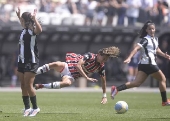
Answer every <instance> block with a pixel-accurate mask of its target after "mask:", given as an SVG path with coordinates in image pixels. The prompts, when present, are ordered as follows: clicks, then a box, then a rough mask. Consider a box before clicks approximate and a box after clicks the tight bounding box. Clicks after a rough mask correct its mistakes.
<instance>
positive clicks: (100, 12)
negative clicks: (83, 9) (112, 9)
mask: <svg viewBox="0 0 170 121" xmlns="http://www.w3.org/2000/svg"><path fill="white" fill-rule="evenodd" d="M105 3H106V2H105V0H100V1H99V2H98V3H97V6H96V14H97V16H96V18H97V21H98V23H99V25H100V26H101V25H102V21H103V18H104V17H105V12H106V7H105Z"/></svg>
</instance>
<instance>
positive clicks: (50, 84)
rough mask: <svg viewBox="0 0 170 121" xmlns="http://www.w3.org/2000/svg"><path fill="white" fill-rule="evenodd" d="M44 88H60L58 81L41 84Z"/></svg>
mask: <svg viewBox="0 0 170 121" xmlns="http://www.w3.org/2000/svg"><path fill="white" fill-rule="evenodd" d="M43 85H44V88H47V89H60V82H53V83H49V84H43Z"/></svg>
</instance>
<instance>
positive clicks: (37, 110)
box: [29, 108, 40, 117]
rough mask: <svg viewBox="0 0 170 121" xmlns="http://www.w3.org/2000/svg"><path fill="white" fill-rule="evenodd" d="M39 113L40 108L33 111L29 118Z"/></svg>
mask: <svg viewBox="0 0 170 121" xmlns="http://www.w3.org/2000/svg"><path fill="white" fill-rule="evenodd" d="M39 112H40V108H37V109H33V110H32V112H31V114H30V115H29V116H31V117H33V116H36V115H37V114H38V113H39Z"/></svg>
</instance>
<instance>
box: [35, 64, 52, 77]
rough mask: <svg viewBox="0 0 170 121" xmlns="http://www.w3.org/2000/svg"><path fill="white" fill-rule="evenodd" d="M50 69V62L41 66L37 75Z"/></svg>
mask: <svg viewBox="0 0 170 121" xmlns="http://www.w3.org/2000/svg"><path fill="white" fill-rule="evenodd" d="M49 70H50V68H49V65H48V64H45V65H43V66H41V67H39V68H38V69H37V72H36V75H38V74H42V73H45V72H47V71H49Z"/></svg>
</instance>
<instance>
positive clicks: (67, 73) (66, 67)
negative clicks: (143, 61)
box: [60, 63, 75, 82]
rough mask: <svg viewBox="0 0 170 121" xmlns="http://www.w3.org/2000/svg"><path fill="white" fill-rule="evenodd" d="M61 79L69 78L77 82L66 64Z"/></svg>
mask: <svg viewBox="0 0 170 121" xmlns="http://www.w3.org/2000/svg"><path fill="white" fill-rule="evenodd" d="M60 74H61V77H63V76H67V77H68V78H69V79H71V80H72V81H73V82H74V81H75V79H74V78H73V76H72V75H71V72H70V71H69V69H68V64H67V63H65V67H64V69H63V70H62V71H61V72H60Z"/></svg>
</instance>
